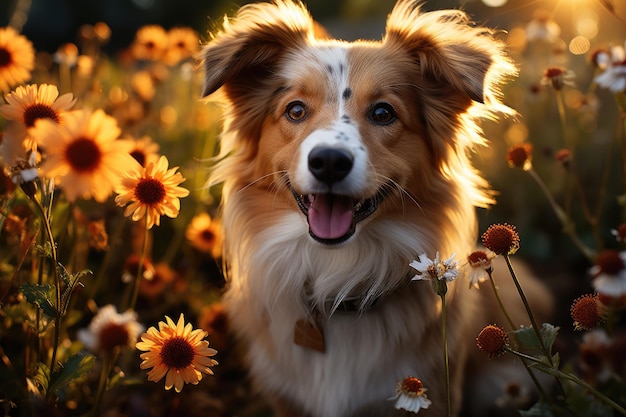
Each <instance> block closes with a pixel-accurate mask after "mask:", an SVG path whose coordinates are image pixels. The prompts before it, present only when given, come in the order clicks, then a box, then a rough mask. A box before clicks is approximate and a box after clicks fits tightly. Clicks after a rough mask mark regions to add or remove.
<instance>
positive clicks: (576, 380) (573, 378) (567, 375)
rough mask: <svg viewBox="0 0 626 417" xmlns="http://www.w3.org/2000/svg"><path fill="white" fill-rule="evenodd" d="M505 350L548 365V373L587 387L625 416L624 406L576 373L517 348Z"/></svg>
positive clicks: (545, 365)
mask: <svg viewBox="0 0 626 417" xmlns="http://www.w3.org/2000/svg"><path fill="white" fill-rule="evenodd" d="M505 349H506V351H507V352H509V353H512V354H514V355H516V356H518V357H520V358H522V359H526V360H529V361H531V362H534V363H537V364H539V365H542V366H544V367H549V368H550V369H551V371H550V373H552V374H554V375H555V376H556V377H558V378H565V379H567V380H569V381H572V382H573V383H575V384H577V385H579V386H581V387H583V388H585V389H587V390H588V391H589V392H591V393H592V394H593V395H594V396H595V397H596V398H597V399H599V400H600V401H602V402H603V403H605V404H606V405H608V406H609V407H611V408H613V409H614V410H616V411H617V412H619V413H620V414H622V415H624V416H626V409H624V407H622V406H621V405H619V404H617V403H616V402H615V401H613V400H611V399H610V398H609V397H607V396H606V395H604V394H603V393H602V392H600V391H598V390H597V389H595V388H594V387H593V386H591V385H589V384H588V383H587V382H585V381H583V380H582V379H580V378H579V377H577V376H576V375H573V374H570V373H565V372H561V371H560V370H558V369H555V368H554V367H552V366H549V365H548V364H547V363H545V362H544V361H542V360H540V359H537V358H535V357H533V356H530V355H527V354H525V353H522V352H518V351H517V350H514V349H511V348H510V347H508V346H507V347H505Z"/></svg>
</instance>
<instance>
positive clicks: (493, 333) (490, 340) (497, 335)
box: [476, 324, 509, 359]
mask: <svg viewBox="0 0 626 417" xmlns="http://www.w3.org/2000/svg"><path fill="white" fill-rule="evenodd" d="M508 345H509V336H508V335H507V334H506V332H505V331H504V330H502V329H501V328H500V327H498V326H495V325H492V324H490V325H489V326H486V327H485V328H484V329H482V330H481V331H480V333H479V334H478V337H477V338H476V346H478V349H480V351H481V352H483V353H485V354H486V355H487V356H488V357H489V359H493V358H495V357H497V356H500V355H502V354H503V353H504V352H506V349H507V347H508Z"/></svg>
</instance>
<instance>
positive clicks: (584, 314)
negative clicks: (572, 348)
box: [570, 294, 603, 330]
mask: <svg viewBox="0 0 626 417" xmlns="http://www.w3.org/2000/svg"><path fill="white" fill-rule="evenodd" d="M598 303H599V300H598V296H597V295H594V294H586V295H583V296H581V297H578V298H577V299H576V300H574V302H573V303H572V306H571V307H570V316H571V317H572V320H573V321H574V328H575V329H576V330H591V329H594V328H596V327H598V326H599V325H600V323H602V321H603V317H602V311H601V309H600V305H599V304H598Z"/></svg>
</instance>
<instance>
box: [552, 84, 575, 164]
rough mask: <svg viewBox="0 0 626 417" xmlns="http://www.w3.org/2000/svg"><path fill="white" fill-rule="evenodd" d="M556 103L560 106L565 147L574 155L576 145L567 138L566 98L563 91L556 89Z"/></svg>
mask: <svg viewBox="0 0 626 417" xmlns="http://www.w3.org/2000/svg"><path fill="white" fill-rule="evenodd" d="M556 104H557V106H558V108H559V120H560V121H561V129H562V130H563V143H564V144H565V147H566V148H568V149H569V150H570V152H571V153H572V155H573V154H574V145H573V144H570V143H569V140H568V139H567V118H566V115H565V99H564V98H563V91H562V90H557V91H556Z"/></svg>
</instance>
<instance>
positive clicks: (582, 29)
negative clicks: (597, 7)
mask: <svg viewBox="0 0 626 417" xmlns="http://www.w3.org/2000/svg"><path fill="white" fill-rule="evenodd" d="M576 32H578V34H579V35H581V36H584V37H585V38H588V39H593V38H595V37H596V36H597V35H598V15H597V14H596V13H595V12H593V11H592V10H589V9H583V10H581V12H580V14H579V16H578V18H577V19H576Z"/></svg>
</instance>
